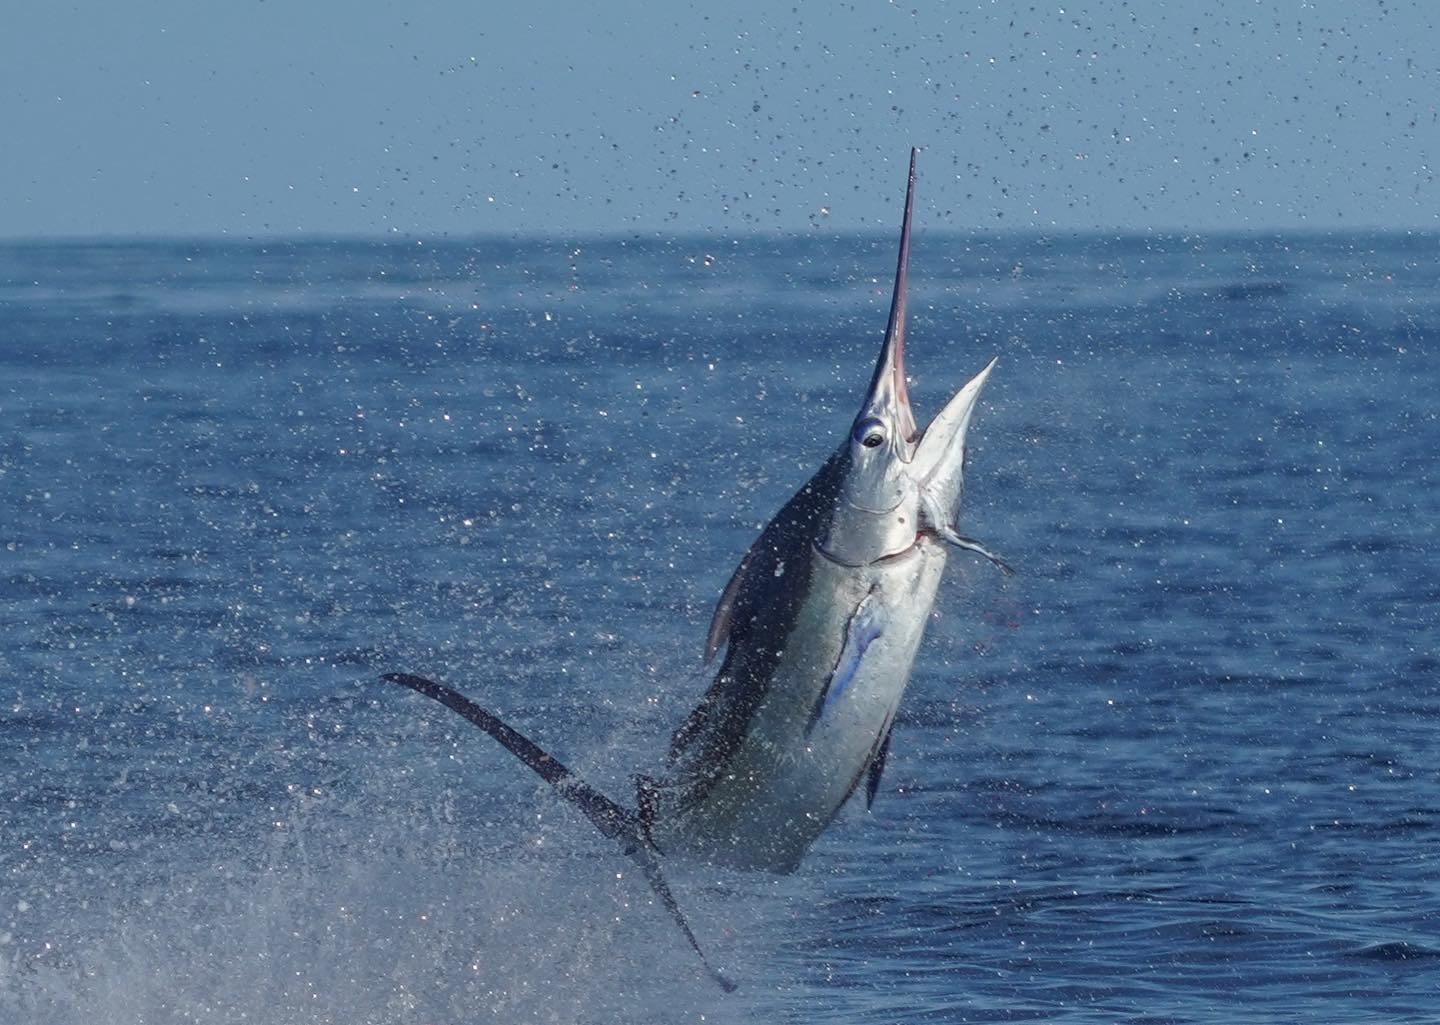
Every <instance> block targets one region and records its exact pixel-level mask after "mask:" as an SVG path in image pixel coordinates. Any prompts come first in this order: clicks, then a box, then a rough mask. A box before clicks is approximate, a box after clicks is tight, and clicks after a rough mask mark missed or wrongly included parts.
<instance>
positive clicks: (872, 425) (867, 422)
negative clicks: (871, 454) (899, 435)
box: [854, 416, 885, 448]
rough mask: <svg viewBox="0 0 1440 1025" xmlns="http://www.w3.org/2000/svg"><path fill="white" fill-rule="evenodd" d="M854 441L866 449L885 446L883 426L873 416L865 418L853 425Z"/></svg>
mask: <svg viewBox="0 0 1440 1025" xmlns="http://www.w3.org/2000/svg"><path fill="white" fill-rule="evenodd" d="M854 434H855V440H856V441H858V442H859V443H860V444H862V445H864V446H865V447H866V448H878V447H879V446H881V445H883V444H885V425H884V424H882V423H881V422H880V421H879V420H876V419H875V418H874V417H873V416H867V417H866V418H865V419H864V420H861V421H860V422H859V423H858V424H856V425H855V431H854Z"/></svg>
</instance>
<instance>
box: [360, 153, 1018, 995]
mask: <svg viewBox="0 0 1440 1025" xmlns="http://www.w3.org/2000/svg"><path fill="white" fill-rule="evenodd" d="M915 156H916V154H915V151H914V150H912V151H911V154H910V175H909V179H908V184H907V187H906V191H905V215H904V220H903V222H902V226H901V231H900V256H899V260H898V263H897V266H896V272H895V289H894V294H893V297H892V299H891V305H890V320H889V323H888V325H887V327H886V331H885V340H884V343H883V345H882V347H881V350H880V357H879V359H878V360H877V362H876V364H875V371H874V373H873V374H872V376H871V379H870V386H869V388H868V389H867V390H866V393H865V398H864V401H863V402H862V403H861V406H860V412H859V413H858V415H857V416H856V417H855V420H854V422H853V423H852V424H851V426H850V430H849V431H848V432H847V434H846V436H845V439H844V440H843V441H842V442H841V443H840V446H839V448H838V449H837V450H836V451H835V452H834V454H833V455H831V456H830V458H829V459H827V460H826V461H825V463H824V465H822V466H821V467H820V469H819V471H817V472H816V474H815V476H814V477H812V478H811V479H810V480H809V481H808V482H807V483H806V484H805V485H804V486H803V487H802V488H801V489H800V490H799V491H797V492H796V493H795V495H794V497H793V498H791V499H790V501H789V502H787V503H785V505H784V507H783V508H781V510H780V511H779V512H778V513H777V514H776V515H775V517H774V519H772V520H771V521H770V523H769V524H768V525H767V526H766V527H765V529H764V530H763V531H761V533H760V536H759V538H757V539H756V541H755V543H754V544H753V545H751V547H750V550H749V551H748V552H747V553H746V554H745V556H744V557H743V558H742V559H741V560H740V565H739V566H738V567H737V568H736V570H735V572H734V574H733V575H732V576H731V578H730V582H729V583H728V584H727V585H726V586H725V590H724V592H723V593H722V594H721V596H720V600H719V603H718V604H717V605H716V608H715V614H714V617H713V619H712V621H711V624H710V630H709V634H708V636H707V638H706V643H705V657H706V660H707V661H710V660H713V659H714V658H715V656H716V655H718V654H719V653H720V651H721V650H722V649H723V650H724V652H725V657H724V659H723V660H722V661H721V664H720V668H719V671H718V672H717V673H716V675H715V679H714V682H713V683H712V684H711V686H710V688H709V690H708V691H707V692H706V694H705V696H704V697H703V698H702V699H701V701H700V703H699V705H698V706H697V707H696V709H695V710H694V711H693V712H692V713H691V714H690V716H689V717H688V718H687V719H686V720H685V722H684V723H683V724H682V725H681V726H680V728H679V729H678V730H677V731H676V732H675V735H674V737H673V739H672V741H671V745H670V752H669V759H668V763H667V765H666V769H665V772H664V773H663V775H661V776H660V777H658V778H651V777H645V776H641V777H638V778H637V780H636V806H635V808H634V810H632V809H630V808H625V807H623V806H621V805H619V804H617V803H616V802H614V801H612V800H610V799H609V798H608V797H606V796H605V795H603V794H601V793H600V792H599V791H597V790H596V789H595V788H593V787H591V786H590V785H589V784H587V783H585V782H584V781H582V780H580V779H579V778H578V777H577V776H575V774H574V773H572V772H570V770H568V769H566V768H565V767H564V766H563V765H561V764H560V763H559V762H558V761H556V760H555V759H554V758H553V757H552V756H550V755H549V754H548V753H546V752H545V751H544V750H542V749H541V748H540V747H538V746H537V745H535V744H534V743H532V742H531V741H530V740H528V739H527V738H525V737H524V736H523V735H521V734H520V733H518V732H517V731H516V730H514V729H513V728H512V727H510V726H508V725H507V724H505V723H504V722H503V721H501V720H500V719H499V718H498V717H496V716H495V715H494V714H492V713H491V712H489V711H487V710H485V709H483V708H481V707H480V706H478V705H476V704H475V703H474V702H472V701H470V700H469V699H468V698H466V697H464V696H463V695H461V694H460V693H458V692H456V691H454V690H452V689H450V688H449V687H446V686H444V685H442V684H438V683H435V682H433V681H431V680H427V679H424V678H423V677H418V676H412V675H410V674H404V673H391V674H387V675H386V676H385V677H384V678H385V679H387V680H389V681H391V682H395V683H400V684H403V685H405V686H407V687H410V688H412V689H414V690H416V691H419V692H420V693H422V694H425V695H426V696H428V697H430V698H433V699H435V700H436V701H439V702H441V703H442V704H445V705H447V706H448V707H450V708H451V709H453V710H454V711H456V712H458V713H459V714H461V715H463V716H465V717H466V718H467V719H469V720H470V721H471V722H473V723H475V724H476V725H477V726H479V727H480V728H481V729H483V730H485V731H486V732H487V733H489V734H490V735H491V736H492V737H494V738H495V739H496V740H497V741H499V742H500V743H501V744H502V745H504V746H505V747H506V749H507V750H509V751H510V752H511V753H512V754H514V755H515V756H516V757H518V758H519V759H520V760H521V761H523V762H525V763H526V764H527V765H529V766H530V767H531V768H532V769H533V770H535V771H536V772H537V773H539V774H540V775H541V776H542V777H544V778H545V779H546V780H547V781H549V782H550V783H551V784H552V785H553V786H555V788H556V790H557V791H558V792H559V793H560V795H561V796H562V797H564V798H565V799H566V800H568V801H570V802H571V803H572V804H574V805H576V806H577V807H578V808H579V809H580V810H581V811H582V812H583V813H584V814H585V815H586V816H587V817H588V818H589V819H590V821H591V822H592V823H594V824H595V826H596V827H597V828H598V829H599V830H600V831H601V832H602V833H603V834H605V835H606V836H608V837H611V838H612V839H614V840H616V841H617V842H618V843H619V844H620V846H621V848H622V850H623V851H624V853H625V854H626V855H628V856H629V857H630V858H632V859H633V860H634V861H635V862H636V863H637V864H638V865H639V866H640V868H641V869H642V871H643V873H644V875H645V877H646V879H647V881H648V882H649V884H650V886H651V887H652V888H653V889H654V890H655V892H656V894H657V895H658V896H659V897H660V899H661V902H662V903H663V904H664V906H665V907H666V909H667V910H668V911H669V912H670V914H671V916H672V917H673V918H674V919H675V921H676V922H677V923H678V924H679V926H680V928H681V930H682V931H683V932H684V934H685V936H686V938H687V939H688V940H689V942H690V945H691V946H692V947H694V948H695V950H696V952H697V953H698V954H699V955H700V957H701V959H702V961H704V960H705V955H704V953H703V952H702V951H701V949H700V946H699V943H698V942H697V941H696V939H695V936H694V934H693V932H692V931H691V929H690V926H689V924H688V923H687V922H686V920H685V917H684V915H683V914H682V912H681V911H680V908H679V905H678V904H677V902H676V900H675V898H674V895H673V894H672V892H671V891H670V889H669V886H668V885H667V883H666V882H665V878H664V875H663V872H662V870H661V863H662V860H663V859H666V858H674V857H681V858H685V859H690V860H699V861H703V862H708V863H711V864H719V865H725V866H729V867H734V868H741V869H752V870H762V871H771V872H790V871H793V870H794V869H795V868H796V867H797V866H798V865H799V864H800V862H801V860H802V859H803V858H804V856H805V853H806V852H807V851H808V850H809V849H810V846H811V844H812V843H813V842H814V841H815V839H816V837H818V836H819V835H820V833H821V832H823V831H824V830H825V828H826V827H827V826H828V825H829V824H830V822H831V820H832V819H833V818H834V817H835V815H836V814H837V813H838V812H839V810H840V808H841V807H843V806H844V804H845V803H846V801H848V800H849V799H850V797H851V795H852V794H854V793H855V792H856V791H857V790H858V789H859V787H860V785H861V783H862V781H863V782H864V784H865V799H866V803H867V806H869V805H870V804H873V802H874V800H875V795H876V793H877V791H878V789H879V787H880V780H881V774H882V773H883V772H884V769H885V760H886V755H887V754H888V752H889V749H890V734H891V730H892V728H893V726H894V722H895V713H896V709H897V708H898V707H899V704H900V698H901V695H902V694H903V693H904V690H905V685H906V683H907V681H908V680H909V677H910V669H911V666H912V665H913V663H914V661H915V653H916V650H917V649H918V648H919V645H920V639H921V636H922V634H923V633H924V630H925V624H926V621H927V620H928V619H929V617H930V610H931V608H932V607H933V605H934V603H935V593H936V589H937V587H938V586H939V583H940V577H941V574H942V572H943V571H944V569H945V563H946V558H947V554H948V550H949V549H950V548H959V549H963V550H965V551H969V552H973V553H976V554H978V555H980V556H983V557H984V558H986V559H989V560H990V561H991V562H993V563H995V564H996V565H997V566H998V567H1000V569H1001V570H1002V571H1004V572H1006V573H1009V572H1010V569H1009V567H1008V566H1006V565H1005V563H1004V562H1003V561H1001V560H1000V559H999V558H997V557H996V556H995V555H993V554H991V553H990V552H989V551H988V550H987V549H986V548H985V547H984V546H983V545H981V544H979V543H978V542H976V541H974V540H972V539H970V538H968V537H965V536H963V535H962V534H960V533H959V531H958V529H957V527H956V517H957V514H958V511H959V506H960V498H961V492H962V488H963V479H962V477H963V471H964V465H965V436H966V432H967V430H968V429H969V426H970V420H971V417H972V415H973V414H974V412H975V407H976V403H977V401H978V399H979V397H980V391H981V389H982V388H983V387H984V386H985V382H986V380H987V379H988V378H989V376H990V372H991V371H992V370H993V369H994V366H995V360H993V359H992V360H991V361H990V363H989V364H988V365H987V366H986V367H985V368H984V369H983V370H981V371H980V373H978V374H977V375H976V376H975V377H974V378H972V379H971V380H970V382H969V383H968V384H966V385H965V387H963V388H961V389H960V391H959V392H958V393H956V394H955V396H954V397H953V398H952V399H951V400H950V401H949V402H948V403H946V405H945V406H944V408H943V409H941V411H940V412H939V413H938V414H937V415H936V416H935V418H934V419H933V420H931V421H930V424H929V426H927V427H926V428H925V430H924V431H921V430H919V429H918V427H917V425H916V421H915V416H914V413H913V411H912V410H911V406H910V396H909V390H908V388H907V385H906V377H905V312H906V292H907V284H908V278H909V264H910V228H911V220H912V216H913V212H914V202H915ZM705 966H706V969H707V970H708V971H709V972H710V974H711V975H712V976H713V977H714V978H715V979H716V980H717V981H718V982H719V983H720V984H721V985H722V986H724V987H725V988H726V989H727V990H728V989H731V988H733V983H731V982H730V981H729V980H728V979H727V978H725V976H723V975H722V974H720V973H719V972H718V971H716V970H715V969H714V968H712V967H711V966H710V964H709V962H708V961H705Z"/></svg>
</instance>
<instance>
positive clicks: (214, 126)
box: [0, 0, 1440, 237]
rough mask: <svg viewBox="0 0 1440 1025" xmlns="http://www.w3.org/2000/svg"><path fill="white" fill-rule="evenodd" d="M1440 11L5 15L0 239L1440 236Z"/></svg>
mask: <svg viewBox="0 0 1440 1025" xmlns="http://www.w3.org/2000/svg"><path fill="white" fill-rule="evenodd" d="M1437 12H1440V4H1436V3H1433V2H1431V0H1386V2H1379V0H1312V2H1300V0H1266V2H1263V3H1257V2H1255V0H1194V2H1185V3H1180V2H1174V0H1172V2H1168V3H1167V2H1152V0H1130V2H1120V0H1084V2H1066V0H1059V2H1054V0H1051V2H1045V3H1034V4H1030V3H1025V2H1021V3H998V2H977V0H965V2H960V3H939V2H933V0H902V2H900V3H894V4H892V3H885V2H883V0H882V2H869V0H864V2H861V0H857V2H854V3H849V4H836V3H830V2H823V3H822V2H815V0H812V2H808V3H803V4H802V3H798V2H796V0H779V2H778V3H777V2H774V0H727V2H726V3H723V4H721V3H687V2H683V0H681V2H670V3H664V2H652V3H640V2H636V0H609V2H605V3H580V2H576V3H560V2H556V0H527V2H523V3H495V2H491V0H463V2H462V0H432V2H425V0H418V2H411V3H389V2H383V0H350V2H333V3H322V2H314V0H304V2H302V0H290V2H280V0H269V2H257V0H230V2H224V3H221V2H205V0H130V2H127V3H110V2H101V0H94V2H87V3H82V4H78V5H76V4H70V3H64V2H54V0H51V2H40V0H11V3H10V4H8V5H7V10H6V15H5V18H4V22H5V26H4V30H3V32H0V89H3V93H0V96H3V100H0V236H4V237H17V236H20V237H33V236H50V235H66V236H73V235H96V234H101V235H114V234H121V235H131V234H144V235H171V234H183V235H219V234H229V235H232V236H237V235H238V236H257V235H259V236H273V235H294V234H300V235H307V236H320V235H328V234H344V235H357V234H358V235H379V234H389V233H393V232H398V233H400V234H402V235H414V234H432V233H440V232H446V233H460V234H470V233H476V232H484V233H503V234H509V233H517V232H518V233H528V232H543V233H550V234H566V233H571V232H573V233H583V234H590V233H596V232H611V233H628V232H635V231H646V232H648V231H663V232H667V233H668V232H676V233H683V232H700V231H704V232H712V231H713V232H720V233H726V234H732V233H737V232H751V231H771V230H778V231H804V230H809V229H810V228H811V227H812V226H816V225H819V226H823V227H824V228H825V230H827V231H829V230H839V231H844V230H852V229H867V228H875V227H884V228H885V229H887V230H888V229H892V228H893V226H894V222H895V220H896V216H897V207H898V203H899V198H900V192H901V189H902V185H903V176H904V170H903V168H904V162H905V160H906V157H907V153H908V147H909V146H910V144H911V143H915V144H917V145H919V146H921V147H922V148H923V150H924V153H923V156H922V161H921V175H922V182H923V186H922V192H921V200H922V211H923V218H924V221H925V223H926V224H927V225H928V226H929V227H932V228H951V229H957V230H968V229H977V228H978V229H993V228H1042V229H1043V228H1059V229H1074V228H1082V229H1083V228H1124V229H1141V230H1144V229H1151V228H1175V227H1193V228H1200V229H1228V228H1242V229H1243V228H1260V229H1268V228H1305V227H1309V228H1329V227H1335V226H1352V227H1372V226H1378V227H1416V228H1425V229H1432V230H1433V229H1436V228H1440V220H1437V212H1440V192H1437V187H1436V181H1435V162H1436V160H1437V157H1440V153H1437V149H1440V120H1437V116H1440V115H1437V103H1440V14H1437Z"/></svg>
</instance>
